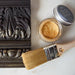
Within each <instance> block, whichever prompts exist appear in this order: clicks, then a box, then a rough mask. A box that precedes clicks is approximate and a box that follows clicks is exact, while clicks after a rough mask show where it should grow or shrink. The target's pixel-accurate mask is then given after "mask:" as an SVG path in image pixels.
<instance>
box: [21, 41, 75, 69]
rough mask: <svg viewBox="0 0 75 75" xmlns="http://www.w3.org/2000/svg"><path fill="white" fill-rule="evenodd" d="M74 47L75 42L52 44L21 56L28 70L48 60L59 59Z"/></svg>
mask: <svg viewBox="0 0 75 75" xmlns="http://www.w3.org/2000/svg"><path fill="white" fill-rule="evenodd" d="M72 47H75V41H72V42H70V43H66V44H53V45H50V46H47V47H44V48H40V49H36V50H32V51H29V52H26V53H23V54H22V59H23V63H24V65H25V67H26V68H27V69H28V70H29V69H32V68H34V67H36V66H38V65H40V64H43V63H45V62H47V61H49V60H52V59H55V58H57V57H60V56H61V55H62V54H63V52H65V51H66V50H68V49H70V48H72Z"/></svg>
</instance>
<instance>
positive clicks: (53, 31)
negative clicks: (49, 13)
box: [39, 19, 59, 41]
mask: <svg viewBox="0 0 75 75" xmlns="http://www.w3.org/2000/svg"><path fill="white" fill-rule="evenodd" d="M39 33H40V34H41V36H42V38H43V39H44V40H46V41H50V40H51V39H54V38H56V37H57V36H58V33H59V27H58V24H57V23H56V21H55V20H54V19H47V20H45V21H43V22H42V23H41V25H40V28H39Z"/></svg>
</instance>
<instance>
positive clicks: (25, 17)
mask: <svg viewBox="0 0 75 75" xmlns="http://www.w3.org/2000/svg"><path fill="white" fill-rule="evenodd" d="M7 10H8V11H7ZM14 10H15V11H14ZM13 18H14V19H13ZM30 20H31V9H30V0H0V31H1V33H3V34H5V33H6V31H7V32H8V35H9V29H11V34H13V33H14V31H15V29H18V30H19V28H20V30H21V29H22V30H24V32H25V33H26V32H27V28H28V26H29V28H30V30H31V21H30ZM20 22H21V23H20ZM14 23H16V25H15V24H14ZM20 24H21V26H20ZM16 26H18V27H16ZM19 33H20V32H19ZM28 35H29V34H28ZM9 36H10V35H9ZM19 36H20V35H19ZM19 36H18V37H17V38H16V39H14V38H11V37H9V38H7V37H8V36H7V37H6V36H5V35H4V36H2V37H1V36H0V40H1V41H0V67H3V68H5V67H8V68H9V67H24V65H23V62H22V58H21V54H22V53H23V52H27V51H29V50H30V49H31V35H29V36H28V37H27V35H26V36H25V38H23V39H21V38H20V37H19ZM13 50H14V51H13ZM18 50H19V52H20V53H21V54H19V57H16V55H17V53H15V54H14V55H11V56H12V57H9V56H10V55H9V54H8V52H10V51H11V53H14V52H18Z"/></svg>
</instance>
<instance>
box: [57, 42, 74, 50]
mask: <svg viewBox="0 0 75 75" xmlns="http://www.w3.org/2000/svg"><path fill="white" fill-rule="evenodd" d="M72 47H75V41H72V42H69V43H65V44H57V48H58V50H60V49H64V51H66V50H69V49H70V48H72Z"/></svg>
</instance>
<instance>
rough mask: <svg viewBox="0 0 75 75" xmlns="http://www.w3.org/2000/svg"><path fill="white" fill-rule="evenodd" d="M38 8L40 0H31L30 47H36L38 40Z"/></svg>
mask: <svg viewBox="0 0 75 75" xmlns="http://www.w3.org/2000/svg"><path fill="white" fill-rule="evenodd" d="M39 8H40V0H32V1H31V26H32V34H31V35H32V38H31V39H32V41H33V42H34V43H33V42H32V48H33V49H35V48H38V47H39V45H38V40H39V34H38V29H39V24H40V21H39V19H38V17H37V16H38V11H39Z"/></svg>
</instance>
